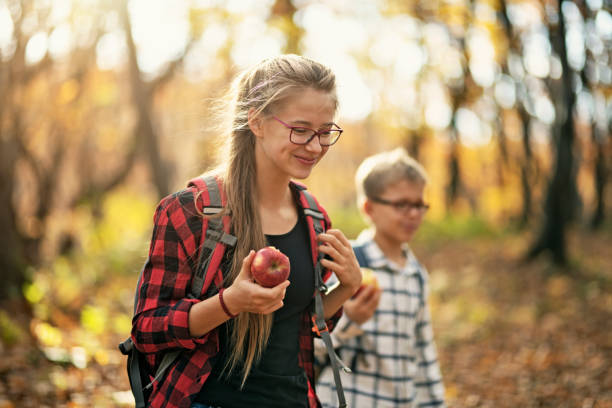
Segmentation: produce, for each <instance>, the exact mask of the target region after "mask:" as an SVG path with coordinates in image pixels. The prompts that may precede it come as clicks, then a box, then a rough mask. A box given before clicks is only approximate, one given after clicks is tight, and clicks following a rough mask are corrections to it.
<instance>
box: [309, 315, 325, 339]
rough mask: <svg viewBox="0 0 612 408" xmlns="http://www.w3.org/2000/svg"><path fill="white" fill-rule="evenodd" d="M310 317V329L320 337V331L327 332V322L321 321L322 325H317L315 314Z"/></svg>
mask: <svg viewBox="0 0 612 408" xmlns="http://www.w3.org/2000/svg"><path fill="white" fill-rule="evenodd" d="M310 319H311V320H312V331H313V332H314V333H316V334H317V335H318V336H319V337H321V333H325V332H329V329H328V328H327V324H325V322H322V323H323V327H319V325H318V324H317V319H316V317H315V316H311V317H310Z"/></svg>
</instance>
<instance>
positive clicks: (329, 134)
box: [272, 116, 344, 147]
mask: <svg viewBox="0 0 612 408" xmlns="http://www.w3.org/2000/svg"><path fill="white" fill-rule="evenodd" d="M272 118H274V120H276V121H277V122H279V123H281V124H282V125H283V126H284V127H286V128H287V129H291V132H290V133H289V140H290V141H291V143H293V144H297V145H307V144H308V143H310V141H311V140H312V139H313V138H314V137H315V136H318V137H319V144H320V145H321V146H324V147H326V146H331V145H333V144H334V143H336V142H337V141H338V139H340V135H341V134H342V132H344V131H343V130H342V129H341V128H340V127H339V126H338V125H336V124H335V123H332V125H331V127H329V128H327V129H323V130H314V129H310V128H307V127H302V126H291V125H288V124H286V123H285V122H283V121H282V120H280V119H279V118H277V117H276V116H272Z"/></svg>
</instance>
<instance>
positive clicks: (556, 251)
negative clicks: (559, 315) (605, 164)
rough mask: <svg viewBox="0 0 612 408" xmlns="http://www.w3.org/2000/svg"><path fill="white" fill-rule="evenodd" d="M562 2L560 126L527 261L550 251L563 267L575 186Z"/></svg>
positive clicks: (571, 93)
mask: <svg viewBox="0 0 612 408" xmlns="http://www.w3.org/2000/svg"><path fill="white" fill-rule="evenodd" d="M561 3H562V0H559V1H558V8H559V25H558V29H557V32H556V39H555V41H553V46H554V47H555V50H556V51H557V53H558V54H559V57H560V59H561V65H562V68H563V75H562V78H561V79H562V81H561V87H562V95H563V102H564V108H565V109H564V111H563V112H560V113H561V114H560V115H559V116H560V117H561V119H560V120H561V121H562V123H561V125H560V126H559V127H558V128H557V127H556V126H555V128H556V129H558V137H556V138H553V139H554V140H555V145H556V152H555V162H554V167H553V169H554V173H553V176H552V179H551V181H550V184H549V186H548V190H547V195H546V201H545V207H544V222H543V225H542V228H541V231H540V233H539V236H538V237H537V239H536V240H535V242H534V243H533V245H532V246H531V248H530V249H529V251H528V253H527V257H528V259H532V258H534V257H536V256H537V255H539V254H540V253H542V252H544V251H550V252H551V253H552V257H553V260H554V262H555V263H557V264H561V265H563V264H566V262H567V252H566V237H565V234H566V229H567V224H568V220H569V219H570V217H571V212H572V208H573V203H572V201H573V198H574V193H573V192H574V191H575V190H574V189H573V187H572V185H573V184H574V183H575V180H574V179H573V173H574V154H573V147H574V139H575V135H574V114H573V113H574V104H575V101H576V97H575V94H574V90H573V87H572V72H571V71H570V68H569V65H568V62H567V48H566V43H565V21H564V18H565V17H564V15H563V9H562V7H561Z"/></svg>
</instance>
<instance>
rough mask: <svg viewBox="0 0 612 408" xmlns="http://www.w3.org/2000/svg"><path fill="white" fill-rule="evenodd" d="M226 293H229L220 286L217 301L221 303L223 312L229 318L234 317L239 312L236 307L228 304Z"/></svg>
mask: <svg viewBox="0 0 612 408" xmlns="http://www.w3.org/2000/svg"><path fill="white" fill-rule="evenodd" d="M228 294H229V292H228V291H226V289H225V288H221V289H220V290H219V303H221V308H222V309H223V311H224V312H225V314H226V315H227V316H228V317H229V318H230V319H233V318H234V317H236V316H238V315H239V314H240V312H239V311H237V310H236V308H234V307H232V306H230V305H228V300H227V299H228ZM230 303H231V302H230Z"/></svg>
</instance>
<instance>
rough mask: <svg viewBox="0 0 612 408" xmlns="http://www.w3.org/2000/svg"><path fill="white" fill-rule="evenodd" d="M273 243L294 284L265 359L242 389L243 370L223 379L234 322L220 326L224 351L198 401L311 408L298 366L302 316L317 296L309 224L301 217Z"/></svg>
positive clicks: (234, 406) (225, 406) (236, 407)
mask: <svg viewBox="0 0 612 408" xmlns="http://www.w3.org/2000/svg"><path fill="white" fill-rule="evenodd" d="M266 239H267V241H268V244H269V245H273V246H275V247H276V248H278V249H279V250H280V251H281V252H283V253H284V254H285V255H287V256H288V257H289V262H290V263H291V272H290V274H289V281H290V282H291V284H290V285H289V287H288V288H287V292H286V294H285V300H284V305H283V307H282V308H280V309H279V310H277V311H276V312H275V313H274V323H273V325H272V331H271V333H270V338H269V339H268V344H267V346H266V349H265V350H264V352H263V355H262V358H261V360H260V361H259V363H258V364H257V365H254V366H253V368H252V369H251V372H250V374H249V376H248V378H247V380H246V382H245V385H244V387H243V388H242V390H241V389H240V384H241V381H242V375H241V373H242V370H241V367H237V368H236V369H235V370H234V371H233V373H232V374H231V375H230V377H229V378H228V377H227V375H226V374H225V373H223V375H222V370H223V367H224V366H225V363H226V361H227V358H228V356H227V353H228V351H229V339H228V330H229V329H230V326H229V325H230V324H231V321H228V322H226V323H225V324H223V325H221V326H219V344H220V348H221V350H220V352H219V353H218V354H217V356H216V357H215V358H214V366H213V369H212V371H211V373H210V376H209V377H208V379H207V380H206V382H205V383H204V386H203V387H202V389H201V391H200V393H199V394H198V396H197V398H196V401H197V402H201V403H205V404H208V405H212V406H220V407H222V408H243V407H270V408H274V407H278V408H289V407H291V408H293V407H295V408H306V407H308V382H307V378H306V373H305V372H304V370H303V369H302V368H301V367H300V366H299V364H298V353H299V329H300V323H301V316H302V313H303V312H304V310H305V309H306V308H308V307H309V306H310V303H311V302H312V295H313V293H314V267H313V264H312V256H311V252H310V238H309V235H308V227H307V224H306V220H305V219H304V217H303V216H302V215H301V214H300V215H299V216H298V222H297V223H296V225H295V226H294V227H293V229H292V230H291V231H289V232H288V233H286V234H283V235H266Z"/></svg>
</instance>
